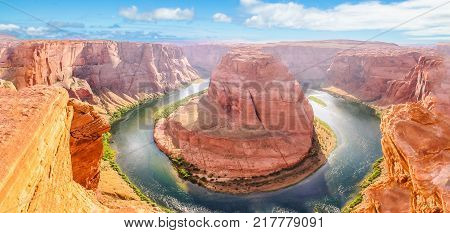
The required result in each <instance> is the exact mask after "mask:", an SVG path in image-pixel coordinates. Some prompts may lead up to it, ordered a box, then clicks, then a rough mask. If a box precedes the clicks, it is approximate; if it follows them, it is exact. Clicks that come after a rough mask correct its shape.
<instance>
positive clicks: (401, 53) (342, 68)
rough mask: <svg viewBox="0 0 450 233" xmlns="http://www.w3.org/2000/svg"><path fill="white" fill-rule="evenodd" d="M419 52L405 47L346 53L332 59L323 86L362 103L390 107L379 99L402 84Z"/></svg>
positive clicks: (386, 101)
mask: <svg viewBox="0 0 450 233" xmlns="http://www.w3.org/2000/svg"><path fill="white" fill-rule="evenodd" d="M423 53H424V52H421V51H419V50H416V49H405V48H399V49H358V50H349V51H346V52H344V53H341V54H339V55H338V56H336V57H335V58H334V60H333V63H332V64H331V66H330V68H329V69H328V76H329V77H328V81H327V83H328V85H332V86H336V87H338V88H340V89H343V90H345V91H346V92H348V93H351V94H352V95H353V96H356V97H357V98H359V99H360V100H362V101H365V102H374V101H378V102H383V103H387V104H392V103H389V102H388V101H389V100H384V99H383V98H384V97H385V94H386V93H387V89H388V88H391V87H392V86H393V85H395V84H394V83H398V82H402V81H405V79H406V77H407V74H408V73H409V72H410V71H411V69H412V68H413V67H414V66H416V64H417V63H418V61H419V58H420V57H421V56H422V55H423ZM391 89H392V88H391ZM390 92H393V89H392V90H391V91H390ZM388 95H392V94H388ZM388 98H389V96H388ZM392 100H393V99H391V101H392ZM393 101H397V99H395V100H393Z"/></svg>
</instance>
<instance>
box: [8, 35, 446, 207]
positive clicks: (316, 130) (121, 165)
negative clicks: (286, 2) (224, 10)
mask: <svg viewBox="0 0 450 233" xmlns="http://www.w3.org/2000/svg"><path fill="white" fill-rule="evenodd" d="M0 39H1V38H0ZM355 44H360V42H356V41H339V40H338V41H314V42H283V43H268V44H256V45H255V44H248V45H246V44H208V45H204V44H188V45H168V44H158V43H141V42H139V43H138V42H136V43H134V42H115V41H72V40H51V41H50V40H36V41H34V40H18V39H15V38H10V37H7V38H6V39H1V40H0V211H1V212H170V211H179V212H210V211H211V212H214V211H217V212H289V211H296V212H340V211H342V212H381V213H383V212H425V213H430V212H438V213H439V212H448V211H449V203H450V195H449V190H450V189H449V182H448V180H449V176H450V175H449V171H450V169H449V142H450V139H449V133H450V131H449V129H450V125H449V116H450V112H449V109H450V107H449V106H450V98H449V94H448V93H449V92H448V90H449V88H450V84H449V83H450V81H449V67H450V65H449V64H450V63H449V55H450V50H449V48H450V45H449V44H448V43H441V44H437V45H435V46H434V47H432V48H429V47H422V48H417V47H407V46H398V45H395V44H388V43H382V42H371V43H367V44H363V45H361V46H360V47H357V48H355ZM330 54H331V55H333V56H332V57H331V60H325V58H327V57H329V55H330ZM321 61H325V62H323V63H320V62H321ZM316 63H320V66H317V67H314V68H313V69H312V70H308V71H307V72H305V73H302V72H299V70H300V71H302V70H306V69H307V67H309V66H310V65H311V64H316ZM194 67H195V68H194ZM199 71H201V73H203V74H209V73H211V78H209V76H207V77H205V76H202V75H200V72H199ZM141 82H143V83H144V85H143V86H139V85H138V83H141ZM308 84H310V85H311V86H313V87H314V89H308V88H307V86H308ZM202 90H205V91H202ZM192 94H194V95H192ZM186 96H187V97H186ZM171 98H174V100H173V101H172V102H171ZM154 120H157V122H156V124H153V123H154V122H153V121H154ZM288 186H289V187H288ZM255 197H256V199H255ZM255 200H258V201H255Z"/></svg>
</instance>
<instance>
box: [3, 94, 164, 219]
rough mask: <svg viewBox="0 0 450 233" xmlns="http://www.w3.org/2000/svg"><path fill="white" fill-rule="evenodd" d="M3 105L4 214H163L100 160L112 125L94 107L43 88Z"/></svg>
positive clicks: (9, 98)
mask: <svg viewBox="0 0 450 233" xmlns="http://www.w3.org/2000/svg"><path fill="white" fill-rule="evenodd" d="M0 102H1V103H2V104H1V105H0V212H161V211H162V210H161V209H160V208H159V207H157V206H156V205H151V204H149V203H147V202H145V201H142V200H141V198H140V197H139V196H138V195H137V194H136V193H135V192H134V190H133V189H132V188H131V187H130V186H129V185H128V184H127V183H126V182H125V181H124V180H123V179H122V177H121V176H120V175H119V174H117V173H116V172H115V171H114V170H113V169H112V167H110V165H109V164H108V163H107V162H105V161H103V162H102V161H101V160H100V157H101V155H102V149H103V145H102V143H101V134H102V132H104V131H106V130H108V129H109V124H108V122H107V121H106V120H104V119H103V118H102V117H100V116H99V113H97V112H95V110H94V109H93V107H92V106H90V105H88V104H86V103H82V102H80V101H77V100H69V95H68V93H67V91H66V90H64V89H63V88H58V87H48V86H42V85H36V86H32V87H29V88H24V89H21V90H19V91H16V90H12V89H9V88H0ZM30 129H32V130H30ZM89 189H91V190H89ZM94 189H95V190H94ZM93 190H94V191H93Z"/></svg>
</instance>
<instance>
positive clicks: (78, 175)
mask: <svg viewBox="0 0 450 233" xmlns="http://www.w3.org/2000/svg"><path fill="white" fill-rule="evenodd" d="M68 106H70V107H72V108H73V120H72V124H71V126H70V154H71V160H72V172H73V179H74V180H75V181H76V182H77V183H79V184H81V185H82V186H83V187H85V188H87V189H92V190H94V189H96V188H97V186H98V182H99V181H100V161H101V158H102V156H103V144H102V135H103V133H106V132H108V131H109V129H110V126H109V123H108V121H107V119H106V118H104V117H102V116H101V115H100V114H99V113H98V112H96V111H95V110H94V107H93V106H92V105H89V104H87V103H83V102H81V101H78V100H75V99H71V100H69V103H68Z"/></svg>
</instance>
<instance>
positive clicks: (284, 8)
mask: <svg viewBox="0 0 450 233" xmlns="http://www.w3.org/2000/svg"><path fill="white" fill-rule="evenodd" d="M445 3H449V1H448V0H404V1H401V2H394V3H381V2H379V1H369V2H361V3H357V4H348V3H345V4H340V5H337V6H335V7H334V8H331V9H317V8H313V7H305V6H303V5H302V4H299V3H295V2H287V3H266V2H263V1H258V0H241V5H242V6H243V7H244V9H245V11H246V12H247V13H248V14H250V16H249V18H247V19H246V20H245V24H246V25H247V26H249V27H257V28H265V27H269V28H270V27H281V28H292V29H310V30H328V31H354V30H388V29H390V28H393V27H396V26H398V25H400V24H403V23H405V22H406V21H408V20H410V19H412V18H413V17H416V16H417V18H415V19H413V20H411V22H408V23H405V24H403V25H401V26H400V27H398V28H396V30H402V31H405V33H407V34H409V35H419V34H420V35H421V36H425V35H428V36H430V35H436V34H439V35H450V3H449V4H446V5H443V6H441V7H439V8H437V9H433V8H435V7H437V6H439V5H442V4H445ZM427 11H430V12H429V13H427V14H425V15H422V16H420V15H421V14H424V13H425V12H427Z"/></svg>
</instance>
